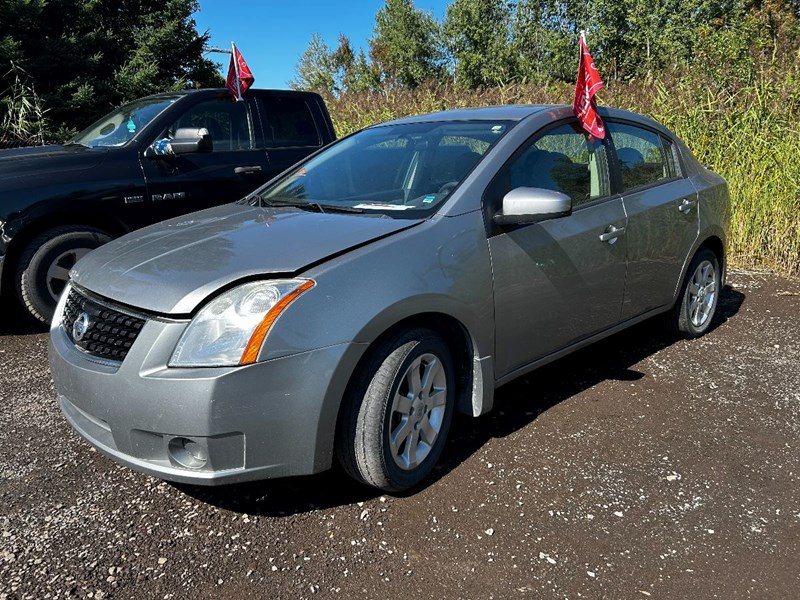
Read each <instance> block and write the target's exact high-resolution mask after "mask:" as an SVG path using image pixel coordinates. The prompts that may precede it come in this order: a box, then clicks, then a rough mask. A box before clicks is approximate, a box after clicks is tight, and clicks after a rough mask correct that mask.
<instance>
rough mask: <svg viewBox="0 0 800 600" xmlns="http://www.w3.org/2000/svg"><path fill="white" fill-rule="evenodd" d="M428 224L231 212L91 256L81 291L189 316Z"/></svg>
mask: <svg viewBox="0 0 800 600" xmlns="http://www.w3.org/2000/svg"><path fill="white" fill-rule="evenodd" d="M421 221H422V220H421V219H394V218H389V217H384V216H380V215H366V214H365V215H360V214H342V213H325V214H321V213H316V212H307V211H304V210H300V209H296V208H257V207H250V206H241V205H238V204H228V205H223V206H218V207H215V208H211V209H208V210H204V211H201V212H197V213H193V214H190V215H185V216H183V217H179V218H177V219H172V220H169V221H165V222H163V223H159V224H156V225H153V226H150V227H147V228H145V229H141V230H139V231H136V232H134V233H130V234H128V235H126V236H123V237H121V238H119V239H117V240H114V241H112V242H110V243H108V244H106V245H104V246H101V247H100V248H98V249H97V250H94V251H93V252H90V253H89V254H87V255H86V256H85V257H84V258H83V259H82V260H81V261H80V262H78V264H76V265H75V267H74V268H73V269H72V272H71V277H72V280H73V282H74V283H76V284H77V285H79V286H81V287H83V288H86V289H87V290H89V291H91V292H94V293H96V294H98V295H100V296H104V297H106V298H109V299H112V300H115V301H117V302H120V303H123V304H126V305H129V306H132V307H135V308H139V309H142V310H146V311H152V312H156V313H160V314H170V315H186V314H190V313H192V312H193V311H194V310H195V309H196V308H197V307H198V305H199V304H200V303H202V302H203V301H204V300H205V299H206V298H208V297H209V296H211V295H212V294H214V293H215V292H216V291H217V290H219V289H220V288H222V287H225V286H227V285H229V284H232V283H234V282H236V281H239V280H242V279H246V278H253V277H259V276H271V275H272V276H279V277H283V276H288V275H293V274H296V273H298V272H301V271H302V270H303V269H305V268H306V267H308V266H309V265H312V264H314V263H316V262H319V261H321V260H324V259H326V258H328V257H331V256H333V255H336V254H340V253H342V252H344V251H347V250H350V249H352V248H355V247H357V246H360V245H363V244H365V243H367V242H370V241H372V240H375V239H378V238H381V237H384V236H387V235H390V234H392V233H395V232H398V231H401V230H403V229H407V228H408V227H412V226H414V225H416V224H418V223H420V222H421Z"/></svg>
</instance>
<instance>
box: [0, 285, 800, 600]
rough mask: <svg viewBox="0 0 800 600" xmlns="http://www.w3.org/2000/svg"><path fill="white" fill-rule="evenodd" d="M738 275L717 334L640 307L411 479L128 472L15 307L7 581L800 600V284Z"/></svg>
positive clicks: (144, 592)
mask: <svg viewBox="0 0 800 600" xmlns="http://www.w3.org/2000/svg"><path fill="white" fill-rule="evenodd" d="M729 283H730V287H728V288H726V289H725V291H724V293H723V295H722V299H721V300H722V301H721V305H720V310H719V313H720V314H719V315H718V319H717V323H716V327H715V328H714V329H713V331H711V332H710V333H709V334H708V335H706V336H705V337H704V338H702V339H700V340H696V341H692V342H686V341H680V342H675V343H672V342H671V341H670V340H669V339H667V338H665V337H664V336H663V335H662V334H661V333H660V332H659V330H658V328H657V327H656V325H655V324H654V323H644V324H642V325H640V326H637V327H635V328H633V329H631V330H629V331H627V332H625V333H622V334H619V335H617V336H614V337H613V338H611V339H609V340H606V341H604V342H601V343H599V344H597V345H595V346H593V347H592V348H588V349H586V350H583V351H581V352H579V353H577V354H573V355H572V356H570V357H568V358H566V359H563V360H561V361H559V362H557V363H555V364H553V365H550V366H548V367H545V368H543V369H540V370H539V371H537V372H535V373H533V374H532V375H530V376H528V377H526V378H523V379H521V380H519V381H517V382H514V383H512V384H509V385H507V386H505V387H504V388H502V389H501V390H499V391H498V394H497V400H496V404H495V411H494V412H493V413H492V414H490V415H487V416H484V417H482V418H480V419H468V418H458V419H456V421H455V422H454V428H453V430H452V432H451V437H452V440H451V441H450V443H449V445H448V447H447V448H446V450H445V456H444V458H443V464H442V465H441V467H440V468H438V469H437V471H436V472H435V476H434V477H433V479H432V480H431V481H430V482H428V485H427V487H425V488H424V489H421V490H418V491H417V492H416V493H414V494H409V495H406V496H388V495H379V494H376V493H375V492H373V491H372V490H370V489H367V488H365V487H362V486H359V485H356V484H354V483H351V482H350V481H349V480H347V479H346V478H345V476H344V475H343V474H342V473H340V472H338V471H332V472H329V473H325V474H322V475H318V476H314V477H303V478H294V479H284V480H277V481H272V482H263V483H258V484H248V485H240V486H234V487H228V488H222V489H219V488H216V489H207V488H192V487H187V486H175V485H172V484H168V483H164V482H161V481H158V480H156V479H152V478H149V477H146V476H143V475H139V474H137V473H134V472H132V471H129V470H128V469H125V468H123V467H119V466H117V465H115V464H114V463H112V462H111V461H109V460H107V459H105V458H104V457H102V456H101V455H99V454H98V453H97V452H95V451H93V450H92V449H91V448H90V447H89V445H88V444H86V443H84V442H82V441H81V440H80V439H79V437H78V436H77V435H76V434H75V433H73V432H72V431H71V429H70V428H69V427H68V426H67V425H66V423H65V422H64V420H63V419H62V418H61V416H60V414H59V411H58V409H57V406H56V403H55V393H54V391H53V386H52V383H51V381H50V375H49V373H48V371H47V369H46V368H45V367H44V365H46V359H45V353H46V336H45V334H43V333H41V332H36V331H33V330H32V329H31V326H30V325H27V324H26V322H25V321H24V319H23V318H22V317H21V315H19V314H18V313H13V310H12V318H11V319H9V320H8V321H7V322H6V323H5V324H4V325H0V599H2V600H5V599H12V598H15V599H16V598H36V599H40V598H64V597H81V598H164V599H168V598H193V599H196V598H318V597H321V598H327V597H331V598H333V597H337V598H352V597H356V596H361V597H365V598H410V597H413V598H517V597H519V598H570V599H574V598H612V599H625V598H693V599H696V598H724V599H731V598H797V597H798V594H800V592H798V590H799V589H800V560H799V559H798V555H799V554H800V552H799V551H800V498H798V495H799V494H798V489H800V488H798V480H800V454H798V451H797V445H796V444H797V439H798V433H799V432H800V369H798V364H799V361H798V359H799V358H800V345H798V344H799V342H798V335H797V334H798V331H800V310H798V308H800V281H798V280H792V279H786V278H782V277H779V276H775V275H770V274H764V273H750V272H741V271H735V272H733V273H731V274H730V280H729ZM9 310H11V309H10V308H7V309H6V313H5V314H8V311H9Z"/></svg>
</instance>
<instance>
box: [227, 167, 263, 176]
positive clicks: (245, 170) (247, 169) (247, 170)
mask: <svg viewBox="0 0 800 600" xmlns="http://www.w3.org/2000/svg"><path fill="white" fill-rule="evenodd" d="M260 171H261V167H260V166H258V165H253V166H251V167H236V168H235V169H234V170H233V172H234V173H236V174H237V175H248V174H250V173H258V172H260Z"/></svg>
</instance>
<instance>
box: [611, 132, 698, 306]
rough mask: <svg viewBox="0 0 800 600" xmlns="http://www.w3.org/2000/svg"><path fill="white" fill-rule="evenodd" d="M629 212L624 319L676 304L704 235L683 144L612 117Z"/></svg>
mask: <svg viewBox="0 0 800 600" xmlns="http://www.w3.org/2000/svg"><path fill="white" fill-rule="evenodd" d="M606 125H607V129H606V130H607V131H608V133H609V135H610V136H611V140H612V141H613V146H614V150H615V155H616V158H617V161H618V165H619V173H620V176H621V185H622V190H623V203H624V205H625V211H626V213H627V215H628V230H627V238H628V279H627V285H626V290H625V298H624V301H623V309H622V316H623V318H628V317H634V316H636V315H638V314H642V313H644V312H646V311H648V310H651V309H655V308H658V307H661V306H665V305H667V304H669V303H671V302H672V299H673V297H674V294H675V290H676V286H677V285H678V283H679V281H678V280H679V278H680V274H681V270H682V268H683V265H684V263H685V262H686V261H687V260H688V259H689V258H691V257H690V256H689V252H690V251H691V249H692V247H693V246H694V243H695V240H696V239H697V236H698V235H699V211H698V206H697V191H696V189H695V188H694V186H693V185H692V183H691V182H690V181H689V179H687V178H686V177H683V176H682V171H681V165H680V160H679V158H678V153H677V148H676V147H675V144H673V143H672V141H671V140H670V139H669V138H668V137H666V136H664V135H662V134H660V133H658V132H657V131H655V130H651V129H649V128H646V127H643V126H640V125H637V124H633V123H627V122H616V121H613V120H609V121H608V122H607V123H606Z"/></svg>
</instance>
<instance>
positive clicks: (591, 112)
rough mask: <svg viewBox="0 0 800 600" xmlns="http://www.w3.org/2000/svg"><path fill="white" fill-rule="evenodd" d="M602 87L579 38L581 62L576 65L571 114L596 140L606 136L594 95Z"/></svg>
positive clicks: (582, 41)
mask: <svg viewBox="0 0 800 600" xmlns="http://www.w3.org/2000/svg"><path fill="white" fill-rule="evenodd" d="M602 87H603V80H602V79H600V73H599V72H598V71H597V67H595V66H594V61H593V60H592V57H591V55H590V54H589V49H588V48H587V47H586V40H584V39H583V36H581V62H580V64H579V65H578V82H577V84H576V85H575V100H574V101H573V102H572V112H574V113H575V116H576V117H578V121H580V122H581V126H582V127H583V128H584V129H585V130H586V131H587V132H589V133H590V134H591V135H593V136H594V137H596V138H599V139H603V138H604V137H605V136H606V128H605V126H604V125H603V121H602V120H601V119H600V115H599V114H597V103H596V102H595V99H594V95H595V94H596V93H597V92H598V91H599V90H600V89H601V88H602Z"/></svg>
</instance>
